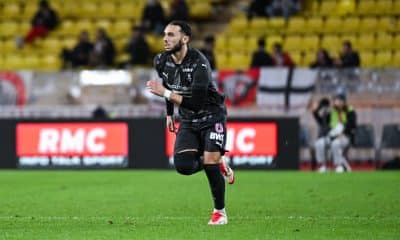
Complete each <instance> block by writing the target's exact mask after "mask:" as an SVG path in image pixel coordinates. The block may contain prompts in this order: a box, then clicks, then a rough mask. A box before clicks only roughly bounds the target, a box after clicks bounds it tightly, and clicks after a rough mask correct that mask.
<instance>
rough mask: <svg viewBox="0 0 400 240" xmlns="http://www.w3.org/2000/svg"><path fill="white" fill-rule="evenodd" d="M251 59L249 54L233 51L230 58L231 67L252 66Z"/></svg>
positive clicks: (243, 68) (244, 67)
mask: <svg viewBox="0 0 400 240" xmlns="http://www.w3.org/2000/svg"><path fill="white" fill-rule="evenodd" d="M250 60H251V59H250V56H249V55H248V54H240V53H233V54H231V56H230V58H229V66H230V69H238V70H239V69H240V70H246V69H248V68H249V66H250Z"/></svg>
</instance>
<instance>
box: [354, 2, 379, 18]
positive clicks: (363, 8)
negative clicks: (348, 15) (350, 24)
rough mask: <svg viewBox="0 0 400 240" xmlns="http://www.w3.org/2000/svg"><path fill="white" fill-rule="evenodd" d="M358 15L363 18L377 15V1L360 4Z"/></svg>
mask: <svg viewBox="0 0 400 240" xmlns="http://www.w3.org/2000/svg"><path fill="white" fill-rule="evenodd" d="M357 13H358V14H359V15H361V16H365V15H371V14H374V13H375V0H362V1H359V2H358V7H357Z"/></svg>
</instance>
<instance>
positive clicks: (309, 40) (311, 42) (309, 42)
mask: <svg viewBox="0 0 400 240" xmlns="http://www.w3.org/2000/svg"><path fill="white" fill-rule="evenodd" d="M319 48H320V41H319V37H318V35H307V36H304V37H303V41H302V47H301V49H302V50H306V51H317V50H318V49H319Z"/></svg>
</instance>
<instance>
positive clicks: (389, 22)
mask: <svg viewBox="0 0 400 240" xmlns="http://www.w3.org/2000/svg"><path fill="white" fill-rule="evenodd" d="M395 27H396V19H395V18H394V17H381V18H379V20H378V26H377V30H379V31H381V32H392V31H395V30H396V29H395Z"/></svg>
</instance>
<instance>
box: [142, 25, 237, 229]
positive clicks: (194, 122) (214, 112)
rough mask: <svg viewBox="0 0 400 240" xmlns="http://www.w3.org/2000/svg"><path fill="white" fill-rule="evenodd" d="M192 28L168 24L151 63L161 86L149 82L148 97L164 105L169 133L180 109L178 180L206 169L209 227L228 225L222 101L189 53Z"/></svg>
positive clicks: (207, 71) (200, 60) (201, 63)
mask: <svg viewBox="0 0 400 240" xmlns="http://www.w3.org/2000/svg"><path fill="white" fill-rule="evenodd" d="M191 37H192V30H191V27H190V26H189V25H188V24H187V23H186V22H183V21H172V22H170V23H169V24H168V25H167V26H166V27H165V30H164V49H165V51H164V52H162V53H160V54H158V55H157V56H156V57H155V59H154V67H155V69H156V70H157V73H158V75H159V77H160V78H162V83H161V82H160V81H157V80H150V81H148V82H147V88H148V89H149V91H150V92H151V93H153V94H155V95H157V96H160V97H164V98H165V99H166V109H167V120H166V123H167V127H168V129H169V131H170V132H175V131H176V126H175V122H174V118H173V113H174V105H178V106H179V115H180V127H179V130H178V131H177V136H176V141H175V147H174V165H175V168H176V170H177V172H179V173H180V174H183V175H192V174H194V173H196V172H199V171H201V170H202V169H204V171H205V173H206V175H207V178H208V182H209V184H210V188H211V193H212V196H213V200H214V211H213V214H212V217H211V220H210V221H209V222H208V224H210V225H216V224H227V223H228V218H227V215H226V212H225V182H224V179H225V181H227V182H228V183H229V184H233V183H234V180H235V178H234V173H233V171H232V169H231V168H230V167H229V166H228V164H227V163H226V162H225V161H224V159H223V155H224V153H225V142H226V107H225V105H224V97H223V96H222V95H221V94H219V93H218V92H217V89H216V85H215V83H214V82H213V81H212V80H211V68H210V64H209V62H208V61H207V59H206V58H205V56H204V55H203V54H202V53H201V52H200V51H199V50H197V49H194V48H191V47H189V41H190V39H191Z"/></svg>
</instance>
